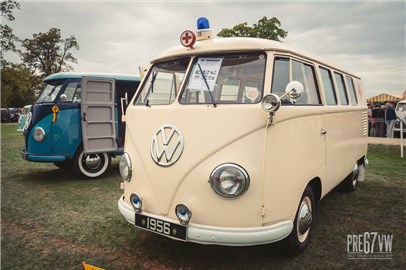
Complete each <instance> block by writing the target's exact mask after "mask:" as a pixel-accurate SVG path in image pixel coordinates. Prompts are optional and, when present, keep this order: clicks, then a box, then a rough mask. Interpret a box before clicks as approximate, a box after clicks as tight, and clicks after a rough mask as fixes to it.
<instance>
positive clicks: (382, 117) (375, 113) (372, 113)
mask: <svg viewBox="0 0 406 270" xmlns="http://www.w3.org/2000/svg"><path fill="white" fill-rule="evenodd" d="M395 120H396V112H395V103H393V102H388V103H386V104H375V105H374V104H373V103H369V104H368V135H369V136H370V137H386V138H393V129H394V127H395Z"/></svg>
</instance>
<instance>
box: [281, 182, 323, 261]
mask: <svg viewBox="0 0 406 270" xmlns="http://www.w3.org/2000/svg"><path fill="white" fill-rule="evenodd" d="M315 213H316V205H315V201H314V193H313V189H312V188H311V187H310V186H307V187H306V189H305V191H304V192H303V195H302V198H301V200H300V204H299V208H298V209H297V212H296V217H295V221H294V223H293V229H292V232H291V233H290V234H289V236H288V237H287V238H285V239H284V240H283V244H284V245H285V248H286V249H287V251H288V252H289V253H290V254H292V255H298V254H300V253H302V252H303V251H304V250H305V249H306V248H307V246H308V245H309V242H310V238H311V236H312V234H313V225H314V217H315Z"/></svg>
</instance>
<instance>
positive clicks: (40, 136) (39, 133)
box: [34, 127, 45, 142]
mask: <svg viewBox="0 0 406 270" xmlns="http://www.w3.org/2000/svg"><path fill="white" fill-rule="evenodd" d="M34 139H35V140H36V141H37V142H42V141H43V140H44V139H45V131H44V129H43V128H40V127H37V128H36V129H35V130H34Z"/></svg>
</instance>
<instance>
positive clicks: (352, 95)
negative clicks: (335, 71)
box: [346, 76, 358, 106]
mask: <svg viewBox="0 0 406 270" xmlns="http://www.w3.org/2000/svg"><path fill="white" fill-rule="evenodd" d="M346 79H347V86H348V90H349V92H350V98H351V105H353V106H355V105H357V104H358V100H357V94H356V93H355V87H354V81H353V80H352V78H351V77H348V76H346Z"/></svg>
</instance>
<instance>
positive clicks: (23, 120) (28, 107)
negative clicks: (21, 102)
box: [17, 105, 32, 131]
mask: <svg viewBox="0 0 406 270" xmlns="http://www.w3.org/2000/svg"><path fill="white" fill-rule="evenodd" d="M31 106H32V105H26V106H24V108H23V110H22V111H21V115H20V118H18V127H17V131H23V130H24V127H25V123H26V122H27V118H28V116H29V112H30V110H31Z"/></svg>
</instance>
